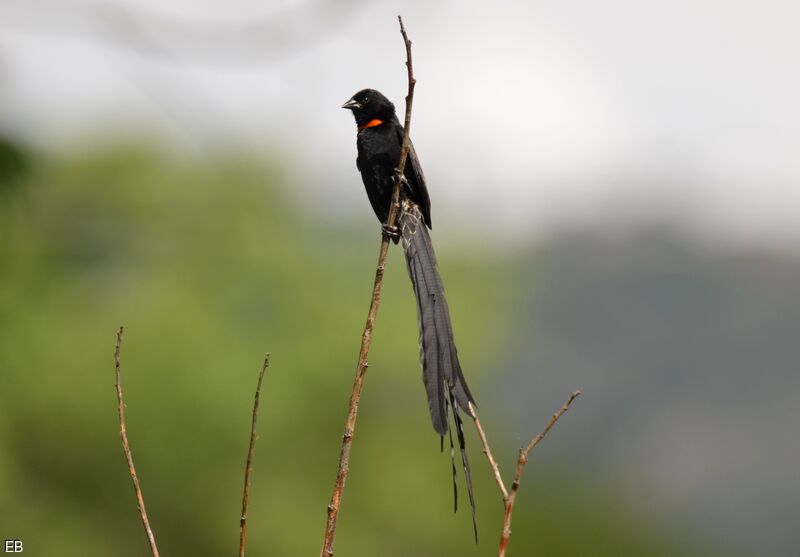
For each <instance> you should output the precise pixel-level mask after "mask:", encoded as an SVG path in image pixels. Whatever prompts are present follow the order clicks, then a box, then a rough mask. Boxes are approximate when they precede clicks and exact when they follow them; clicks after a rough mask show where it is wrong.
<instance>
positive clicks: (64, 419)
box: [0, 146, 685, 557]
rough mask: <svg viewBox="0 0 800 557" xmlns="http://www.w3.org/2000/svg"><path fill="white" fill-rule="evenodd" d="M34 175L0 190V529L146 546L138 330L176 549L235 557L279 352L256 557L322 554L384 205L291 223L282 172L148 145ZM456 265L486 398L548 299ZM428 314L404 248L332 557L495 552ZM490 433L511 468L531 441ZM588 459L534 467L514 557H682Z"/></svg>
mask: <svg viewBox="0 0 800 557" xmlns="http://www.w3.org/2000/svg"><path fill="white" fill-rule="evenodd" d="M19 179H20V180H21V182H20V184H19V186H20V187H18V188H15V190H14V195H6V196H0V203H2V205H1V206H0V222H1V224H0V232H1V233H2V237H0V377H1V378H2V387H0V393H2V394H0V403H1V405H0V517H2V520H1V521H0V527H1V528H2V532H0V534H2V535H3V536H4V538H19V539H22V540H23V541H24V543H25V550H26V554H30V555H64V556H71V555H81V556H90V557H91V556H95V555H96V556H107V555H118V556H125V555H131V556H133V555H144V554H146V552H147V549H146V542H145V539H144V536H143V533H142V529H141V525H140V523H139V518H138V515H137V513H136V508H135V503H134V498H133V494H132V492H131V486H130V479H129V478H128V475H127V470H126V468H125V463H124V460H123V455H122V451H121V448H120V446H119V438H118V429H117V428H118V426H117V417H116V413H115V412H116V408H115V397H114V390H113V348H114V338H115V332H116V329H117V326H118V325H120V324H124V325H125V327H126V334H125V342H124V344H123V349H122V372H123V383H124V386H125V392H126V402H127V405H128V414H127V415H128V427H129V435H130V440H131V443H132V446H133V453H134V457H135V460H136V464H137V468H138V471H139V474H140V477H141V480H142V486H143V490H144V494H145V498H146V501H147V504H148V509H149V512H150V516H151V520H152V523H153V526H154V529H155V533H156V537H157V540H158V542H159V546H160V548H161V550H162V554H164V555H209V556H213V555H226V554H227V555H229V554H231V553H233V552H234V551H235V548H236V546H237V543H238V516H239V505H240V496H241V482H242V473H243V466H244V457H245V452H246V444H247V440H248V431H249V430H248V428H249V419H250V411H251V404H252V395H253V389H254V387H255V381H256V377H257V371H258V367H259V364H260V362H261V361H262V358H263V355H264V353H265V352H266V351H271V353H272V367H271V368H270V369H269V370H268V372H267V376H266V379H265V387H264V393H263V397H262V406H261V415H260V427H259V433H260V443H259V444H258V446H257V449H256V461H255V474H254V486H253V494H252V499H251V506H250V522H249V524H250V529H249V536H248V539H249V554H251V555H316V554H317V553H318V551H319V546H320V543H321V540H322V533H323V525H324V520H325V507H326V505H327V502H328V498H329V494H330V488H331V486H332V483H333V479H334V476H335V470H336V464H337V459H338V456H339V445H340V438H341V432H342V427H343V423H344V417H345V411H346V404H347V399H348V396H349V392H350V388H351V381H352V375H353V372H354V366H355V361H356V355H357V349H358V343H359V339H360V334H361V329H362V326H363V322H364V319H365V317H366V311H367V305H368V301H369V292H370V288H371V284H372V279H373V273H374V265H375V258H376V257H377V247H378V238H379V235H378V227H377V224H376V223H374V222H372V220H371V214H370V211H369V208H368V204H367V202H366V199H364V213H365V218H364V220H363V221H362V222H358V223H355V224H353V225H351V227H350V228H348V227H342V228H341V229H339V230H330V229H322V228H321V227H319V226H316V225H314V224H313V223H311V222H310V221H309V220H307V219H306V218H304V217H303V216H302V215H298V214H296V213H295V212H294V210H293V208H292V203H291V202H290V201H289V200H288V199H286V198H285V197H284V195H283V194H282V190H281V188H280V184H281V183H282V181H283V177H282V173H281V169H280V168H279V167H277V166H270V165H269V164H256V163H254V162H253V161H249V160H236V159H235V158H231V157H227V158H225V159H224V160H223V159H220V160H205V161H197V160H176V159H174V158H170V157H165V156H163V155H160V154H159V153H158V152H157V151H154V150H151V149H148V148H146V147H141V146H138V147H130V146H129V147H125V148H113V149H109V150H108V151H106V152H102V153H97V152H94V153H93V154H91V155H86V156H84V157H72V158H66V159H62V160H34V161H33V162H32V163H31V165H30V168H29V171H28V172H27V174H25V175H24V176H22V177H21V178H19ZM353 180H354V182H357V181H358V180H357V176H355V175H354V177H353ZM440 259H441V261H440V265H441V268H442V274H443V276H444V280H445V283H446V284H447V285H448V295H449V298H450V306H451V308H452V311H453V314H454V322H455V326H456V329H457V336H458V339H459V348H460V352H461V354H462V357H463V361H464V366H465V369H466V370H467V374H468V376H469V377H470V378H471V383H472V385H473V391H474V392H476V393H478V398H479V400H480V397H479V394H480V392H481V383H482V382H483V381H485V380H486V376H487V375H488V372H485V371H484V370H491V367H492V365H493V361H494V354H496V353H497V351H498V350H500V349H501V348H502V347H503V346H504V339H505V332H506V330H507V328H508V327H509V326H511V323H510V315H512V311H511V308H512V306H513V304H512V300H513V298H514V290H515V289H516V288H522V287H525V288H529V287H530V285H520V284H517V283H516V282H515V281H514V279H513V277H514V269H515V266H514V264H513V263H512V262H511V261H510V260H508V261H498V260H497V259H494V260H493V262H492V263H491V264H486V263H479V262H478V261H476V260H472V259H453V258H452V257H448V254H447V253H442V254H441V257H440ZM411 301H412V294H411V289H410V286H409V284H408V280H407V277H406V276H405V268H404V263H403V261H402V257H401V255H400V254H399V252H398V250H392V252H391V253H390V260H389V265H388V271H387V276H386V281H385V284H384V302H383V305H382V307H381V311H380V314H379V317H378V322H377V327H376V333H375V338H374V343H373V350H372V354H371V358H370V371H369V374H368V377H367V382H366V387H365V394H364V398H363V400H362V406H361V413H360V416H359V427H358V431H357V435H356V442H355V446H354V450H353V454H352V466H351V475H350V479H349V482H348V489H347V491H346V494H345V498H344V504H343V510H342V514H341V516H340V525H339V531H338V536H337V544H336V547H337V555H343V556H344V555H386V556H394V555H397V556H400V555H404V556H405V555H419V556H425V555H431V556H433V555H436V556H442V555H491V554H494V552H495V550H496V549H495V548H496V540H497V538H498V535H499V525H500V520H501V506H500V501H499V498H498V494H497V491H496V487H495V486H494V484H493V483H492V480H491V476H490V474H489V472H488V468H487V467H486V465H485V462H484V461H483V455H482V454H481V453H480V450H479V449H478V443H477V439H476V438H475V437H474V435H473V434H472V432H471V431H470V432H469V441H468V442H469V443H470V452H471V459H472V462H473V468H474V472H473V475H474V477H475V478H476V492H477V500H478V501H477V502H478V509H479V517H478V523H479V526H480V538H481V543H480V545H478V546H475V545H474V544H473V543H472V532H471V527H470V524H469V516H468V511H467V509H463V508H462V509H461V510H460V511H459V513H458V514H457V515H455V516H454V515H453V513H452V492H451V487H450V486H451V484H450V462H449V455H448V454H447V452H445V453H444V454H441V453H440V452H439V449H438V446H439V439H438V438H437V437H436V436H435V434H434V433H433V431H432V430H431V427H430V424H429V423H428V413H427V409H426V403H425V397H424V394H423V388H422V384H421V374H420V370H419V364H418V358H417V338H416V318H415V316H414V313H413V312H414V305H413V304H412V303H411ZM487 323H488V324H491V325H490V326H487ZM559 403H560V401H554V407H555V406H557V405H558V404H559ZM568 418H569V417H568ZM485 421H486V422H487V425H488V427H490V428H492V429H493V430H498V429H501V428H502V426H501V424H499V423H498V422H497V420H495V419H493V418H492V417H491V416H486V417H485ZM536 427H538V424H535V425H533V426H532V428H531V433H532V434H533V433H535V431H534V430H535V429H536ZM493 438H494V442H495V444H496V445H497V446H496V447H495V451H496V453H497V455H498V456H499V457H500V458H501V465H502V466H504V468H505V469H506V470H507V472H506V475H509V474H510V473H511V472H510V467H511V466H512V461H513V458H514V454H515V453H514V448H513V446H512V445H509V444H508V443H505V441H506V440H504V439H503V438H502V435H501V434H499V433H494V434H493ZM548 442H555V441H551V440H548ZM570 466H571V463H569V462H564V463H563V466H562V467H560V468H559V469H557V470H556V469H543V468H541V467H537V466H536V460H535V459H534V460H533V461H532V462H531V464H530V465H529V467H528V470H527V473H526V478H525V482H524V483H523V486H522V490H521V495H520V498H519V499H518V503H517V510H516V515H515V520H514V536H513V537H512V541H511V554H512V555H520V556H522V555H534V554H535V555H597V556H602V555H609V556H611V555H613V556H626V555H631V556H633V555H635V556H641V555H648V556H661V555H663V556H667V555H675V554H677V553H679V551H677V550H676V548H677V547H679V544H680V540H679V539H677V540H671V541H668V540H665V539H664V537H663V535H661V534H655V533H653V532H652V531H651V529H650V528H649V527H648V525H646V524H643V523H642V522H641V520H639V519H638V518H637V517H635V516H632V514H631V513H630V512H627V511H626V510H625V509H624V508H621V507H620V505H619V504H618V503H617V502H616V501H615V498H614V496H613V493H612V492H611V489H609V490H608V492H606V491H604V490H598V489H597V487H593V486H587V485H585V484H581V483H580V482H578V481H576V480H574V479H573V478H572V477H571V474H570ZM462 501H463V499H462ZM683 554H685V553H683Z"/></svg>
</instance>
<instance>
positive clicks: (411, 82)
mask: <svg viewBox="0 0 800 557" xmlns="http://www.w3.org/2000/svg"><path fill="white" fill-rule="evenodd" d="M397 19H398V21H399V22H400V33H401V34H402V36H403V42H404V43H405V47H406V67H407V68H408V94H407V95H406V115H405V130H404V132H403V145H402V149H401V151H400V160H399V162H398V163H397V172H396V174H395V181H394V190H393V192H392V204H391V205H390V207H389V215H388V218H387V220H386V225H387V227H388V228H392V227H393V226H394V225H395V221H396V219H397V206H398V204H399V198H400V183H401V178H402V176H403V173H404V171H405V165H406V159H407V158H408V151H409V148H410V143H409V129H410V126H411V106H412V104H413V102H414V86H415V85H416V82H417V81H416V79H414V67H413V65H412V62H411V41H410V40H409V39H408V35H407V34H406V28H405V26H404V25H403V18H402V17H400V16H397ZM388 252H389V237H388V236H387V235H384V236H383V238H382V240H381V248H380V252H379V253H378V266H377V268H376V269H375V282H374V284H373V287H372V297H371V298H370V304H369V312H368V313H367V323H366V325H365V326H364V332H363V333H362V335H361V348H360V350H359V352H358V364H357V365H356V376H355V380H354V381H353V391H352V394H351V395H350V405H349V407H348V410H347V423H346V425H345V430H344V435H343V436H342V451H341V454H340V455H339V470H338V472H337V474H336V482H335V484H334V486H333V493H332V494H331V501H330V503H329V504H328V519H327V521H326V523H325V539H324V541H323V543H322V551H321V552H320V556H321V557H332V555H333V540H334V537H335V535H336V520H337V518H338V516H339V508H340V506H341V502H342V493H343V492H344V485H345V481H346V480H347V474H348V473H349V471H350V450H351V448H352V446H353V434H354V433H355V428H356V418H357V416H358V403H359V400H360V399H361V389H362V388H363V386H364V377H365V375H366V373H367V367H368V365H369V364H368V363H367V357H368V356H369V349H370V345H371V343H372V331H373V328H374V326H375V317H376V316H377V314H378V307H379V306H380V303H381V288H382V286H383V273H384V270H385V269H386V255H387V253H388Z"/></svg>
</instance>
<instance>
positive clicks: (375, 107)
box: [342, 89, 395, 128]
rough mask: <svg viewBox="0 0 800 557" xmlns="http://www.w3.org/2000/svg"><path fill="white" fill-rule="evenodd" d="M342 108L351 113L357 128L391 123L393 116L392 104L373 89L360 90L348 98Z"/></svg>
mask: <svg viewBox="0 0 800 557" xmlns="http://www.w3.org/2000/svg"><path fill="white" fill-rule="evenodd" d="M342 108H346V109H348V110H352V111H353V116H355V119H356V124H357V125H358V127H359V128H363V127H371V126H370V124H371V125H379V123H383V122H388V121H391V119H392V118H394V114H395V112H394V105H393V104H392V102H391V101H390V100H389V99H387V98H386V97H384V96H383V95H382V94H381V93H380V92H378V91H376V90H375V89H362V90H361V91H359V92H358V93H356V94H355V95H353V96H352V97H350V100H349V101H347V102H346V103H344V104H343V105H342ZM373 122H379V123H373Z"/></svg>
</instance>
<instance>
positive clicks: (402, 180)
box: [394, 168, 408, 186]
mask: <svg viewBox="0 0 800 557" xmlns="http://www.w3.org/2000/svg"><path fill="white" fill-rule="evenodd" d="M394 179H395V181H397V180H400V184H401V185H403V186H407V185H408V180H406V177H405V174H402V173H401V172H400V169H399V168H395V169H394Z"/></svg>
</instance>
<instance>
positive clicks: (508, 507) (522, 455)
mask: <svg viewBox="0 0 800 557" xmlns="http://www.w3.org/2000/svg"><path fill="white" fill-rule="evenodd" d="M580 394H581V392H580V391H579V390H578V391H575V392H574V393H572V395H570V397H569V398H568V399H567V401H566V402H565V403H564V405H563V406H562V407H561V408H559V409H558V411H557V412H555V413H554V414H553V415H552V416H551V417H550V421H549V422H547V425H546V426H545V427H544V429H543V430H542V431H541V433H539V435H537V436H536V437H534V438H533V439H531V441H530V443H528V446H527V447H525V448H522V449H520V450H519V457H518V458H517V468H516V471H515V473H514V482H513V483H512V484H511V489H508V488H507V487H506V484H505V483H504V482H503V477H502V476H501V475H500V468H499V467H498V466H497V461H496V460H495V459H494V456H493V455H492V449H491V448H490V447H489V441H488V439H487V438H486V433H485V432H484V430H483V426H482V425H481V420H480V418H479V417H478V412H477V410H475V407H474V406H472V405H471V404H470V406H469V411H470V414H471V415H472V419H473V420H474V422H475V428H476V429H477V430H478V436H479V437H480V439H481V443H482V444H483V454H485V455H486V459H487V460H488V461H489V466H490V467H491V468H492V474H493V475H494V479H495V482H497V487H498V488H499V489H500V494H501V495H502V497H503V507H504V511H503V530H502V532H501V534H500V548H499V551H498V557H505V554H506V550H507V549H508V542H509V540H510V538H511V515H512V513H513V512H514V502H515V501H516V498H517V491H519V484H520V481H521V480H522V472H523V470H524V469H525V464H527V463H528V458H529V457H530V454H531V452H532V451H533V449H535V448H536V446H537V445H538V444H539V443H541V441H542V439H544V437H545V435H547V433H548V432H549V431H550V430H551V429H552V428H553V426H554V425H555V423H556V422H557V421H558V420H559V418H561V416H563V415H564V414H565V413H566V412H567V410H569V407H570V405H571V404H572V401H573V400H575V399H576V398H578V397H579V396H580Z"/></svg>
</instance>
